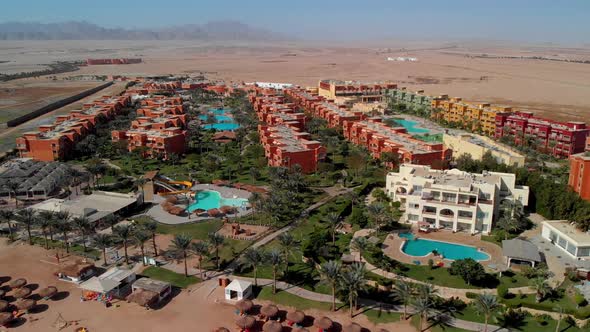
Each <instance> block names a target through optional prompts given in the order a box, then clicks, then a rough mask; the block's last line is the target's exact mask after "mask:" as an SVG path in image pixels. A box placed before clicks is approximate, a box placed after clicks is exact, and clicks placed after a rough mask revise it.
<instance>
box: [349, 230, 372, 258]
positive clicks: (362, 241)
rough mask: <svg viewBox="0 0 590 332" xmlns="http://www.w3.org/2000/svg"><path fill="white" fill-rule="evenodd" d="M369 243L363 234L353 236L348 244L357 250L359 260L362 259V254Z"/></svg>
mask: <svg viewBox="0 0 590 332" xmlns="http://www.w3.org/2000/svg"><path fill="white" fill-rule="evenodd" d="M369 245H370V243H369V240H367V238H366V237H363V236H357V237H355V238H353V239H352V241H351V242H350V246H351V247H352V249H354V250H356V251H358V252H359V259H360V261H361V262H362V261H363V254H364V253H365V251H367V249H369Z"/></svg>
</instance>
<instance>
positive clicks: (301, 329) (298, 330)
mask: <svg viewBox="0 0 590 332" xmlns="http://www.w3.org/2000/svg"><path fill="white" fill-rule="evenodd" d="M291 332H309V330H308V329H306V328H304V327H294V328H292V329H291Z"/></svg>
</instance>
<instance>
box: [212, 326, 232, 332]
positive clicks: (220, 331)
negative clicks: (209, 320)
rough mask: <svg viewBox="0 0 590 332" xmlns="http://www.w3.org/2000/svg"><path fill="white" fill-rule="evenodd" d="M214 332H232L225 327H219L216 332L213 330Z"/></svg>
mask: <svg viewBox="0 0 590 332" xmlns="http://www.w3.org/2000/svg"><path fill="white" fill-rule="evenodd" d="M213 332H230V331H229V329H227V328H225V327H218V328H216V329H215V330H213Z"/></svg>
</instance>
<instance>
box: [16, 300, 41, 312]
mask: <svg viewBox="0 0 590 332" xmlns="http://www.w3.org/2000/svg"><path fill="white" fill-rule="evenodd" d="M14 305H15V306H16V308H17V309H18V310H26V311H29V310H31V309H32V308H33V307H34V306H35V305H37V302H36V301H35V300H32V299H20V300H18V301H16V302H15V303H14Z"/></svg>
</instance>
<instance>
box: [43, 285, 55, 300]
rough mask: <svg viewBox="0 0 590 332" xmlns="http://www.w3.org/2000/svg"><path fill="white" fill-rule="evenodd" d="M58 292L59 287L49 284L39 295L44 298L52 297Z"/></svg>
mask: <svg viewBox="0 0 590 332" xmlns="http://www.w3.org/2000/svg"><path fill="white" fill-rule="evenodd" d="M56 293H57V287H55V286H49V287H45V288H43V289H42V290H40V291H39V296H41V297H42V298H47V299H48V298H50V297H52V296H53V295H55V294H56Z"/></svg>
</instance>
